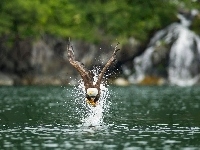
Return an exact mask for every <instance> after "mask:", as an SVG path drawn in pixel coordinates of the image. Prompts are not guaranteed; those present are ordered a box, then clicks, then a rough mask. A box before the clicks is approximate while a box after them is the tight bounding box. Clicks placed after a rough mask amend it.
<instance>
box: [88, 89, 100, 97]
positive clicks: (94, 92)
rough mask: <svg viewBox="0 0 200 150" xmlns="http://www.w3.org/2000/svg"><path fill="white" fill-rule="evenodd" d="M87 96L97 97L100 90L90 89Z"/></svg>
mask: <svg viewBox="0 0 200 150" xmlns="http://www.w3.org/2000/svg"><path fill="white" fill-rule="evenodd" d="M87 94H88V95H89V96H96V95H97V94H98V90H97V88H88V89H87Z"/></svg>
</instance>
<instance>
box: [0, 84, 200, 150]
mask: <svg viewBox="0 0 200 150" xmlns="http://www.w3.org/2000/svg"><path fill="white" fill-rule="evenodd" d="M73 89H74V88H73V87H54V86H15V87H5V86H2V87H0V122H1V123H0V141H1V144H0V148H1V149H49V148H52V149H124V150H130V149H198V148H200V108H199V107H200V96H199V93H200V87H198V86H194V87H173V86H161V87H157V86H129V87H114V86H111V87H109V91H111V92H110V97H109V98H108V99H107V102H108V104H110V105H109V109H107V110H106V111H104V112H103V122H101V123H100V124H99V125H96V126H92V127H91V126H87V125H85V124H83V122H82V119H83V117H84V116H86V115H87V113H88V112H87V111H85V110H84V109H83V108H81V106H79V105H80V104H77V103H76V102H75V97H74V95H73V94H72V93H73V91H74V90H73ZM80 109H81V111H80ZM87 109H88V108H87ZM84 111H85V113H86V114H84Z"/></svg>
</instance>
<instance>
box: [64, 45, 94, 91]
mask: <svg viewBox="0 0 200 150" xmlns="http://www.w3.org/2000/svg"><path fill="white" fill-rule="evenodd" d="M67 52H68V53H67V54H68V60H69V62H70V64H71V65H72V66H73V67H74V68H75V69H76V70H77V71H78V72H79V74H80V76H81V78H82V79H83V82H84V85H85V86H86V87H88V86H89V84H91V82H92V80H91V79H92V78H91V73H90V72H89V71H88V70H87V69H86V68H85V66H84V65H83V64H82V63H80V62H78V61H76V60H75V56H74V51H73V47H72V46H70V43H69V44H68V46H67Z"/></svg>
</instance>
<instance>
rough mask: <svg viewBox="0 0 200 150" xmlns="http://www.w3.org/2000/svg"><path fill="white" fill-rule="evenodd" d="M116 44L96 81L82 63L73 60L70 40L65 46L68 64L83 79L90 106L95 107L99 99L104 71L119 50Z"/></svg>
mask: <svg viewBox="0 0 200 150" xmlns="http://www.w3.org/2000/svg"><path fill="white" fill-rule="evenodd" d="M118 44H119V43H118ZM118 44H117V46H118ZM117 46H116V47H115V49H114V52H113V54H112V56H111V58H110V59H109V60H108V62H107V63H106V64H105V66H104V68H103V69H102V70H101V72H100V73H99V75H98V79H97V81H96V83H94V81H93V77H94V74H93V73H92V72H91V71H89V70H87V69H86V68H85V66H84V65H83V64H82V63H80V62H79V61H76V60H75V56H74V51H73V47H72V46H70V41H69V44H68V46H67V52H68V60H69V62H70V64H71V65H72V66H73V67H74V68H75V69H76V70H77V71H78V72H79V74H80V76H81V78H82V79H83V82H84V86H85V97H86V102H87V103H88V104H90V105H91V106H94V107H95V106H96V105H97V101H98V100H99V98H100V94H101V89H100V84H101V82H102V79H103V76H104V73H105V72H106V70H107V69H108V67H109V66H110V65H111V64H112V63H113V62H114V61H115V60H116V53H117V51H118V50H120V49H117Z"/></svg>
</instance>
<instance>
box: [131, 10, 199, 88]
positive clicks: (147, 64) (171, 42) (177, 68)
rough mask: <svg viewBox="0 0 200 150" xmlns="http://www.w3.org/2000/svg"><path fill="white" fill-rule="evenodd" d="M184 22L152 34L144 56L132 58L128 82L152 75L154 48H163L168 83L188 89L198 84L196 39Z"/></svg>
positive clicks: (197, 43)
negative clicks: (167, 57)
mask: <svg viewBox="0 0 200 150" xmlns="http://www.w3.org/2000/svg"><path fill="white" fill-rule="evenodd" d="M194 13H195V12H194ZM181 17H182V18H181ZM179 18H181V19H186V18H184V17H183V16H182V15H179ZM190 21H191V20H190ZM188 22H189V20H188V21H185V20H181V23H173V24H171V25H169V26H168V27H166V28H165V29H163V30H160V31H158V32H157V33H156V34H155V36H154V37H153V38H152V39H151V41H150V43H149V46H148V48H147V49H146V50H145V52H144V53H143V54H142V55H140V56H138V57H136V58H135V60H134V66H135V72H136V73H135V74H134V75H133V76H131V77H130V81H132V82H133V83H137V82H140V81H141V80H143V79H144V77H145V76H146V75H149V74H151V73H152V71H153V70H154V66H153V63H152V56H154V57H155V54H156V50H158V49H156V48H158V47H159V46H162V45H163V44H164V45H167V47H169V50H168V54H169V60H168V66H165V67H167V72H168V80H169V83H171V84H175V85H179V86H190V85H193V84H195V83H197V82H198V81H199V79H200V38H199V36H198V35H196V34H195V33H194V32H193V31H191V30H190V29H189V28H188V25H189V23H188ZM190 24H191V23H190Z"/></svg>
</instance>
